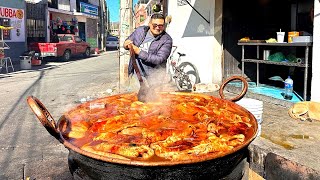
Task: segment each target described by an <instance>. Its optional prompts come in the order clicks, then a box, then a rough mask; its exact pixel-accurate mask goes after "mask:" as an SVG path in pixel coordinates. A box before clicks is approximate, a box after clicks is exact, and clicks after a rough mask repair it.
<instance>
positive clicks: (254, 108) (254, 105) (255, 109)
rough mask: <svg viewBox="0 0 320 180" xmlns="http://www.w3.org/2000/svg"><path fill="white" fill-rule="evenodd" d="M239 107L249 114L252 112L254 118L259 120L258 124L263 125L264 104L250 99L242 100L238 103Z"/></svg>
mask: <svg viewBox="0 0 320 180" xmlns="http://www.w3.org/2000/svg"><path fill="white" fill-rule="evenodd" d="M236 103H237V104H238V105H240V106H242V107H244V108H245V109H247V110H248V111H249V112H251V113H252V114H253V115H254V117H255V118H256V119H257V121H258V124H261V123H262V114H263V102H262V101H259V100H256V99H250V98H242V99H241V100H240V101H238V102H236Z"/></svg>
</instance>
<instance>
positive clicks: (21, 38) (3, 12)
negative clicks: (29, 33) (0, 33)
mask: <svg viewBox="0 0 320 180" xmlns="http://www.w3.org/2000/svg"><path fill="white" fill-rule="evenodd" d="M0 19H1V21H0V22H1V23H4V22H8V24H0V25H3V26H11V27H13V29H11V30H9V31H10V37H9V38H8V39H6V40H5V41H6V42H25V23H24V21H25V12H24V10H23V9H15V8H9V7H3V6H0Z"/></svg>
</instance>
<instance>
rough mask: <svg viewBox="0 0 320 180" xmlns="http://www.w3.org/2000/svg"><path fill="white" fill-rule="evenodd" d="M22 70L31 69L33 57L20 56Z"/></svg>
mask: <svg viewBox="0 0 320 180" xmlns="http://www.w3.org/2000/svg"><path fill="white" fill-rule="evenodd" d="M20 69H31V56H20Z"/></svg>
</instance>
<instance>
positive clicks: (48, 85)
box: [0, 52, 119, 180]
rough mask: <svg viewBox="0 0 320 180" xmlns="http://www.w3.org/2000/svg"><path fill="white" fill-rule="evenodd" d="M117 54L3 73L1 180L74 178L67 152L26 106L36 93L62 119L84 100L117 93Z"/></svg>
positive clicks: (0, 92)
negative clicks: (27, 100) (111, 92)
mask: <svg viewBox="0 0 320 180" xmlns="http://www.w3.org/2000/svg"><path fill="white" fill-rule="evenodd" d="M118 59H119V58H118V53H117V52H108V53H104V54H101V55H99V56H96V57H91V58H88V59H76V60H72V61H70V62H49V63H47V64H46V65H45V66H44V67H45V69H41V68H40V69H38V70H24V71H18V72H15V73H10V74H8V76H3V74H2V76H1V75H0V96H1V105H0V137H1V138H0V154H1V156H0V179H1V180H4V179H23V178H27V177H31V179H33V178H36V179H48V177H50V178H51V179H71V178H72V177H71V175H70V173H69V169H68V165H67V155H68V150H67V149H65V148H64V146H63V145H61V144H60V143H59V142H58V141H57V140H55V139H54V138H53V137H52V136H51V135H49V133H48V132H47V131H46V129H45V128H44V127H43V126H42V125H41V124H40V122H39V121H38V120H37V119H36V117H35V115H34V114H33V113H32V112H31V110H30V108H29V106H28V105H27V103H26V98H27V97H28V96H30V95H33V96H35V97H37V98H38V99H40V100H41V101H42V103H43V104H44V105H45V106H46V107H47V108H48V110H49V112H50V113H51V114H52V115H53V118H54V119H55V120H56V121H58V119H59V117H60V115H61V114H62V113H63V112H65V111H67V110H68V109H69V108H71V107H73V106H75V105H76V104H77V102H78V101H79V100H80V99H81V98H84V97H87V96H90V97H93V98H96V97H101V96H106V95H109V93H107V92H106V90H107V89H112V90H114V92H116V91H117V84H118V78H119V77H118V71H119V63H118V62H119V60H118Z"/></svg>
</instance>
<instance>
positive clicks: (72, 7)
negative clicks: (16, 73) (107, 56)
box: [0, 0, 107, 61]
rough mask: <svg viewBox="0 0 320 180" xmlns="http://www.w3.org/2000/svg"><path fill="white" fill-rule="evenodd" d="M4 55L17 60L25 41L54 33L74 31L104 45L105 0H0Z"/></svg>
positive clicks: (44, 38)
mask: <svg viewBox="0 0 320 180" xmlns="http://www.w3.org/2000/svg"><path fill="white" fill-rule="evenodd" d="M0 10H1V13H0V18H1V20H0V25H1V26H5V27H8V26H11V27H12V29H10V30H3V40H4V41H5V43H7V44H8V46H9V47H10V49H8V50H6V52H5V55H6V56H10V57H11V59H12V60H13V61H19V56H21V55H22V54H23V53H24V52H25V51H27V50H28V45H29V44H30V43H33V42H50V41H51V40H52V37H53V36H54V34H75V35H78V36H79V37H80V38H81V39H82V40H84V41H86V42H88V43H89V44H90V45H91V49H92V50H94V49H95V48H99V49H103V48H104V46H105V33H106V29H105V24H106V22H107V16H106V3H105V1H103V0H10V1H7V0H0Z"/></svg>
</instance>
